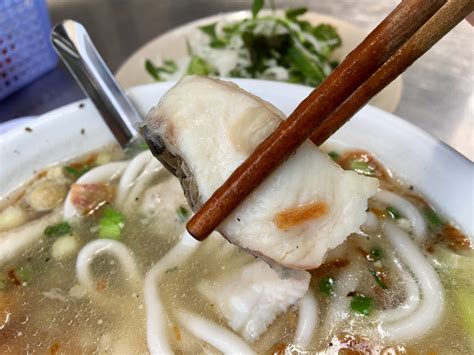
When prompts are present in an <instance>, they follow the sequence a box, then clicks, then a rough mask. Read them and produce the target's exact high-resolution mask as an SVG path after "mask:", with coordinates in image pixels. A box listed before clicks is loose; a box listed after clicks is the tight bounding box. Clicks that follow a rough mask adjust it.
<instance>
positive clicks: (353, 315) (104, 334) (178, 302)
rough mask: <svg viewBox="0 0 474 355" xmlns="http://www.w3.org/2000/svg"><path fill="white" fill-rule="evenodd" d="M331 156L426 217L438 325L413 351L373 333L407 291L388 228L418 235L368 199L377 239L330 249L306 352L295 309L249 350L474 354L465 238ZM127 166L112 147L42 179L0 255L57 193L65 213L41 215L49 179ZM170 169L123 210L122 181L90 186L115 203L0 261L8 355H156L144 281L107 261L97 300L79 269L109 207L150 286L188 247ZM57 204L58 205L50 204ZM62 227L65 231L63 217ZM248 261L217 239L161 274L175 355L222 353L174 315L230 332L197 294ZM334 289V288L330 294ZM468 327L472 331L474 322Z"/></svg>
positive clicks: (354, 154)
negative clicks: (335, 311) (37, 196)
mask: <svg viewBox="0 0 474 355" xmlns="http://www.w3.org/2000/svg"><path fill="white" fill-rule="evenodd" d="M329 154H330V155H331V156H332V157H333V159H334V160H335V161H336V162H337V163H339V164H340V165H341V166H342V167H344V168H346V169H353V170H356V171H358V172H359V173H362V174H370V175H371V176H377V177H378V178H379V179H380V181H381V184H382V188H383V189H384V190H387V191H392V192H393V193H395V194H396V195H398V196H401V197H403V198H404V199H405V200H407V201H409V202H410V203H411V204H412V205H414V206H415V207H416V209H417V210H418V211H421V213H423V215H424V216H425V218H426V221H425V223H426V224H427V232H426V237H425V239H424V241H422V242H421V243H419V244H418V245H419V250H420V251H421V253H422V254H423V255H425V257H426V260H427V261H428V262H429V263H430V264H431V265H432V266H433V267H434V268H435V269H436V272H437V276H438V277H439V279H440V280H441V283H442V286H443V289H444V307H443V311H442V316H441V320H440V322H439V324H438V325H437V326H436V327H435V328H434V329H433V330H431V331H429V332H427V334H425V335H423V336H421V337H419V338H416V339H414V340H409V341H401V342H399V341H394V340H390V339H387V338H385V337H384V336H383V335H381V334H380V332H378V331H377V329H378V325H379V317H378V315H379V313H380V312H381V311H383V310H389V309H391V308H396V307H397V306H398V305H400V304H402V303H403V302H404V300H405V299H404V297H405V288H406V287H407V285H406V282H405V280H404V278H403V277H402V275H401V274H399V273H397V272H396V268H395V266H394V263H396V261H397V260H400V259H401V256H400V255H397V253H396V252H395V251H394V250H393V248H392V246H391V245H390V243H389V241H388V240H387V237H386V235H384V233H383V232H382V230H381V228H380V223H381V221H392V222H393V223H394V224H396V225H398V226H400V227H401V228H402V229H403V230H406V231H407V232H408V234H409V235H410V236H411V237H413V238H414V234H413V233H414V232H413V226H412V225H410V221H409V220H408V218H407V217H408V216H403V215H402V214H401V213H400V211H399V210H397V209H396V208H394V207H393V206H390V205H387V204H385V203H381V202H380V201H377V200H375V199H372V200H370V201H369V211H370V212H371V214H372V215H373V216H375V218H376V221H377V223H376V224H377V225H378V227H376V228H373V230H371V228H369V227H367V226H365V227H363V228H362V232H361V233H359V234H353V235H351V236H350V237H349V238H348V240H347V241H346V242H344V243H343V244H342V245H340V246H339V247H337V248H336V249H334V250H332V251H331V252H330V253H329V255H328V256H327V258H326V261H325V263H324V264H323V265H322V266H320V267H319V268H317V269H315V270H312V271H310V273H311V275H312V277H311V282H310V291H311V292H312V293H313V294H314V296H315V297H316V299H317V302H318V304H319V312H318V316H319V325H318V328H317V329H316V332H315V334H314V335H313V338H312V340H311V342H310V344H309V346H308V347H307V348H305V349H301V348H298V347H296V346H294V345H292V344H293V341H294V334H295V328H296V325H297V321H298V307H297V306H296V305H294V306H292V307H290V308H289V309H288V311H287V312H285V313H284V314H283V315H280V316H279V317H278V318H277V319H276V320H275V321H274V322H273V323H272V324H271V325H270V326H269V328H268V329H267V331H266V332H264V333H263V334H262V335H261V336H260V338H259V339H258V340H256V341H255V342H254V343H253V344H250V346H251V347H252V348H253V349H255V350H256V351H257V352H258V353H263V354H268V353H278V354H283V353H284V352H285V351H288V352H292V353H300V352H301V353H307V352H311V353H315V352H323V353H338V352H339V353H347V354H349V353H350V354H354V353H357V354H358V353H379V352H382V353H385V354H393V353H399V354H405V353H430V354H468V353H472V352H473V351H474V347H473V344H474V334H469V327H468V326H466V324H469V319H468V320H467V321H466V317H469V316H470V317H472V314H471V315H469V314H468V315H467V316H466V314H465V312H466V310H465V308H464V309H463V308H462V307H463V306H460V305H464V306H465V302H466V300H465V298H466V297H468V298H469V297H471V300H472V297H473V292H474V283H473V282H472V280H471V279H470V278H469V277H468V275H469V274H470V275H472V272H474V270H473V268H472V266H473V265H474V263H473V256H472V254H473V253H472V246H471V245H470V242H469V239H468V238H466V237H465V236H464V235H463V234H462V233H461V232H460V231H459V230H458V229H457V228H456V227H455V226H453V225H451V224H449V223H447V222H446V221H445V220H444V219H443V217H442V216H440V215H439V214H438V213H437V212H436V211H435V210H434V209H433V208H432V207H431V206H430V205H429V204H428V203H427V202H426V201H425V199H424V198H423V197H421V196H420V195H419V194H418V193H417V192H416V191H415V190H414V188H413V187H412V186H409V185H406V184H405V183H403V182H401V181H400V180H399V179H396V178H395V177H394V176H393V174H392V173H391V172H390V171H388V170H386V169H385V168H384V167H383V166H382V165H381V164H380V163H379V162H377V161H376V160H375V158H373V156H371V155H370V154H368V153H365V152H360V151H349V152H342V151H340V150H338V151H337V152H336V151H329ZM124 158H125V157H124V156H122V155H121V153H120V152H118V150H116V149H115V148H106V149H104V150H103V151H101V152H99V153H94V154H90V155H88V156H85V157H82V158H80V159H78V160H77V161H75V162H73V163H68V164H67V165H66V166H63V165H61V166H54V167H50V168H47V169H46V170H45V171H44V172H41V173H39V174H38V176H37V177H36V178H35V180H34V181H32V182H30V183H28V184H27V185H25V186H24V187H23V188H22V189H21V191H20V192H17V193H16V194H14V195H12V196H14V197H11V198H9V200H8V202H7V203H4V204H3V205H2V206H3V209H2V210H1V211H0V213H3V212H4V211H6V209H7V208H9V207H14V208H18V209H19V210H18V211H17V215H18V216H20V215H22V216H23V217H21V218H23V220H22V223H21V225H15V223H13V224H11V225H13V227H11V228H9V229H5V230H3V231H0V247H1V243H2V240H3V239H2V238H8V236H9V235H14V234H15V233H18V231H19V230H20V229H21V228H23V225H25V224H26V223H28V221H35V220H39V219H41V218H45V216H48V214H51V213H54V212H53V211H54V209H61V210H62V209H63V204H64V202H63V198H65V196H63V195H61V199H60V201H61V202H60V203H57V204H56V205H55V206H53V207H52V208H50V209H48V210H43V211H39V210H38V207H37V206H36V205H35V203H32V202H31V198H30V197H29V196H30V194H31V191H32V189H33V188H34V187H35V186H36V185H35V184H38V181H44V180H45V179H49V180H51V181H53V182H55V183H56V182H57V183H58V184H59V185H58V186H65V187H66V190H65V191H68V190H70V188H71V185H72V184H75V183H76V182H75V181H76V180H77V179H78V178H80V176H81V175H82V176H85V174H87V172H86V171H84V172H83V171H82V170H88V169H94V168H96V167H97V166H101V165H104V166H105V164H109V163H110V161H118V160H123V159H124ZM354 162H358V163H354ZM128 166H130V165H128ZM65 167H66V168H65ZM67 167H69V168H72V169H73V170H71V169H68V168H67ZM162 170H163V169H161V170H160V169H156V171H155V173H153V174H150V175H145V177H144V178H142V180H140V178H139V179H136V182H134V184H135V185H134V186H135V187H137V188H135V187H132V188H130V191H129V194H128V195H127V199H128V200H127V203H126V204H118V203H117V202H116V199H114V198H116V196H117V194H118V190H119V189H120V187H119V184H120V178H119V177H113V176H112V178H111V179H110V180H109V181H108V182H107V183H101V184H99V183H94V184H95V185H97V186H99V185H100V186H101V187H100V188H99V189H102V188H103V186H105V185H107V186H108V187H107V188H109V187H110V191H112V192H111V193H112V194H113V195H114V198H112V199H111V201H107V199H108V197H104V196H106V195H105V194H103V195H101V196H102V197H103V198H104V200H102V201H93V204H94V208H92V209H91V210H88V211H86V213H85V214H84V215H81V216H79V217H74V218H72V219H68V220H67V223H68V224H69V226H70V230H69V231H68V232H67V233H64V234H62V235H59V236H54V235H50V236H47V235H42V234H43V230H41V231H40V232H39V234H40V235H41V237H38V238H37V239H36V241H35V242H33V243H31V244H30V245H28V247H26V248H25V249H24V250H22V251H21V252H20V253H19V255H18V256H17V257H15V258H14V259H12V260H7V261H6V262H3V263H0V353H2V354H9V353H25V352H28V353H49V354H57V353H64V354H66V353H68V354H69V353H90V354H92V353H146V352H147V351H148V348H147V329H146V316H147V314H146V304H145V300H144V293H143V287H142V283H143V280H141V281H140V282H141V283H140V284H139V285H138V286H137V285H134V284H133V282H130V279H127V277H126V275H125V273H124V270H123V267H122V266H121V264H120V260H117V258H116V257H114V256H113V255H109V254H107V253H103V254H101V255H99V256H97V257H96V258H95V259H94V260H93V262H92V263H91V270H92V271H91V272H92V275H93V279H94V287H95V293H94V294H91V293H90V292H88V291H87V290H86V289H85V288H84V287H83V286H81V284H80V282H79V281H78V276H77V270H76V262H77V256H78V253H79V252H80V251H81V248H83V247H84V246H86V245H88V243H90V242H93V241H96V240H99V239H103V238H101V237H100V233H102V231H101V228H102V227H101V224H102V223H103V218H104V216H105V214H106V212H105V209H106V208H107V206H109V207H110V208H112V209H113V210H115V211H119V212H120V214H121V215H122V216H123V219H124V220H123V222H121V223H122V224H121V225H120V226H119V228H120V232H119V236H118V237H117V238H115V239H116V240H118V241H119V243H122V244H124V245H125V246H126V247H127V248H128V249H129V250H130V251H131V253H132V255H133V257H134V259H135V261H136V264H137V268H138V270H139V273H140V275H141V276H142V277H143V279H144V278H145V275H146V274H147V272H148V271H149V270H150V269H151V268H152V267H153V266H154V265H155V264H156V263H157V262H158V261H159V260H161V258H163V257H164V256H165V255H167V253H168V252H169V251H170V250H171V249H172V247H173V246H174V245H175V244H176V243H177V242H178V240H179V239H180V236H181V234H182V233H183V231H184V227H185V223H186V220H187V218H189V215H190V213H191V210H190V208H189V207H188V205H187V203H186V199H185V198H184V195H183V193H182V190H181V186H180V184H179V182H178V180H177V179H175V178H174V177H173V176H171V175H170V174H169V173H168V172H166V171H162ZM89 171H92V170H89ZM138 181H141V182H140V183H139V182H138ZM141 183H143V184H142V185H140V184H141ZM76 184H77V183H76ZM89 185H93V184H89ZM89 185H88V186H89ZM102 185H103V186H102ZM97 186H94V189H96V190H94V191H98V190H97V189H98V187H97ZM140 186H141V187H140ZM87 188H88V189H90V188H91V187H90V186H89V187H87ZM101 191H103V190H101ZM108 191H109V190H108ZM82 197H83V196H82ZM5 201H6V200H5ZM89 202H90V201H89ZM54 203H55V202H54V201H53V202H51V204H52V205H53V204H54ZM32 205H35V206H36V209H35V208H33V207H32ZM81 206H83V205H81ZM49 207H51V206H49ZM19 211H20V212H19ZM59 220H60V221H63V219H62V218H60V219H59ZM9 223H10V222H9ZM37 233H38V232H37ZM61 238H72V239H69V240H70V241H73V244H74V248H72V247H71V250H70V251H68V252H67V253H65V251H64V250H63V251H62V254H61V253H60V252H59V251H57V252H56V248H57V249H59V247H58V244H57V245H56V246H55V243H56V242H57V241H58V240H59V239H61ZM58 253H59V254H58ZM252 260H254V257H253V256H251V255H249V254H247V253H246V252H245V251H243V250H241V249H239V248H237V247H235V246H232V245H230V244H229V243H228V242H227V241H226V240H224V239H223V238H221V237H220V236H219V235H217V234H213V235H211V237H209V238H208V239H207V240H206V241H204V242H202V243H201V245H200V246H199V247H198V248H197V250H196V252H195V253H194V255H193V256H192V257H191V258H190V259H189V260H187V261H185V262H184V263H182V264H180V265H178V266H176V267H172V268H169V269H167V270H165V272H164V273H163V275H162V276H161V277H160V278H159V279H157V283H156V287H157V290H158V293H159V296H160V299H161V303H162V304H163V305H164V309H165V312H166V314H167V319H168V325H167V334H168V339H169V341H170V344H171V347H172V348H173V350H174V351H175V352H176V353H180V352H181V353H202V352H212V353H215V352H216V349H214V348H213V347H212V346H210V345H209V344H207V343H206V342H204V341H202V340H199V339H197V338H196V337H194V336H193V335H191V334H190V333H189V332H188V331H186V330H185V329H184V328H183V327H182V326H181V325H180V322H179V320H178V319H177V318H176V317H175V311H177V310H185V311H191V312H193V313H195V314H199V315H200V316H202V317H204V318H206V319H208V320H212V321H213V322H215V323H217V324H219V325H220V326H222V327H224V328H225V329H229V330H231V329H230V327H229V326H228V324H227V322H226V320H225V319H224V318H223V317H222V316H221V314H220V312H219V310H218V309H217V307H216V305H214V304H212V303H210V302H209V301H208V300H207V299H206V298H205V297H204V296H203V295H202V294H201V293H200V292H199V291H198V290H197V289H198V285H199V284H200V283H201V282H202V281H203V280H211V281H212V280H215V279H217V278H221V277H223V278H225V277H226V275H230V274H231V273H232V272H233V271H235V270H238V269H239V268H240V267H242V266H243V265H246V264H248V263H249V262H251V261H252ZM401 264H404V263H403V262H402V263H401ZM410 273H411V271H410ZM348 275H349V276H352V277H354V278H356V279H357V284H356V285H355V286H353V287H349V289H350V291H349V292H348V293H347V294H346V295H345V297H346V298H347V300H346V301H345V300H344V298H343V297H342V298H341V297H339V296H341V295H339V296H338V295H336V293H337V290H338V289H343V288H344V286H345V285H344V282H347V284H348V285H349V282H348V281H347V279H348ZM330 280H332V282H333V283H334V285H335V286H334V287H332V286H330V284H331V281H330ZM344 280H346V281H344ZM328 285H329V286H328ZM466 295H467V296H466ZM337 297H339V298H337ZM357 297H364V298H365V299H370V302H372V304H371V307H367V309H364V308H363V309H362V311H365V310H367V312H369V314H368V315H364V314H362V313H360V312H358V311H356V310H354V308H356V306H351V305H352V304H353V303H354V300H360V298H357ZM461 298H462V301H460V300H461ZM337 299H341V301H340V302H342V304H344V306H343V308H342V309H343V311H344V312H345V314H346V315H347V318H346V319H344V320H342V321H339V320H338V318H336V319H335V320H336V321H334V322H332V321H330V320H331V318H330V316H331V314H330V312H331V309H332V308H331V307H332V305H334V304H335V303H336V300H337ZM463 302H464V303H463ZM362 307H364V306H362ZM471 307H472V301H471ZM369 308H370V309H369ZM359 310H360V309H359ZM470 322H471V324H472V322H473V320H472V318H471V319H470ZM471 331H472V329H471Z"/></svg>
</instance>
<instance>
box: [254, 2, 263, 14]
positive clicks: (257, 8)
mask: <svg viewBox="0 0 474 355" xmlns="http://www.w3.org/2000/svg"><path fill="white" fill-rule="evenodd" d="M262 8H263V0H253V4H252V17H253V18H256V17H257V15H258V13H259V12H260V10H261V9H262Z"/></svg>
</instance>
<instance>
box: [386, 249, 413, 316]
mask: <svg viewBox="0 0 474 355" xmlns="http://www.w3.org/2000/svg"><path fill="white" fill-rule="evenodd" d="M393 265H394V266H395V268H396V270H397V272H398V273H399V274H400V275H401V279H402V283H403V285H404V286H405V302H403V304H401V305H400V306H398V307H396V308H393V309H388V310H385V311H381V312H379V315H380V318H381V322H395V321H397V320H400V319H402V318H404V317H406V316H408V315H409V314H411V313H413V312H414V311H415V310H416V308H417V307H418V304H419V303H420V290H419V288H418V284H417V283H416V281H415V279H414V278H413V276H412V275H411V274H410V273H409V272H408V271H406V270H405V268H404V267H403V265H401V263H400V261H399V260H398V259H397V258H395V257H394V259H393Z"/></svg>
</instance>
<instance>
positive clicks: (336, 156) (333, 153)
mask: <svg viewBox="0 0 474 355" xmlns="http://www.w3.org/2000/svg"><path fill="white" fill-rule="evenodd" d="M328 155H329V156H330V157H331V159H332V160H334V161H336V160H338V159H339V157H340V155H339V153H338V152H336V151H334V150H333V151H330V152H329V153H328Z"/></svg>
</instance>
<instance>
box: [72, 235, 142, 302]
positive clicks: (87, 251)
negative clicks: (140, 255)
mask: <svg viewBox="0 0 474 355" xmlns="http://www.w3.org/2000/svg"><path fill="white" fill-rule="evenodd" d="M103 253H106V254H109V255H112V256H113V257H115V258H116V259H117V260H118V262H119V263H120V266H121V267H122V271H123V272H125V274H126V280H127V281H129V282H131V283H132V284H133V286H134V288H138V287H139V285H141V283H142V280H141V276H140V273H139V271H138V268H137V265H136V262H135V258H134V257H133V255H132V252H131V251H130V249H128V248H127V247H126V246H125V245H124V244H122V243H120V242H118V241H116V240H112V239H98V240H94V241H93V242H90V243H89V244H87V245H86V246H84V247H83V248H82V249H81V250H80V251H79V254H78V255H77V260H76V274H77V279H78V281H79V284H80V285H81V286H82V287H83V288H84V289H85V290H86V291H88V292H89V293H90V294H91V295H92V296H96V297H97V296H101V295H100V294H99V293H98V292H97V290H96V287H95V284H94V277H93V275H92V273H91V270H90V266H91V264H92V262H93V261H94V259H95V258H96V257H97V256H99V255H101V254H103Z"/></svg>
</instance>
